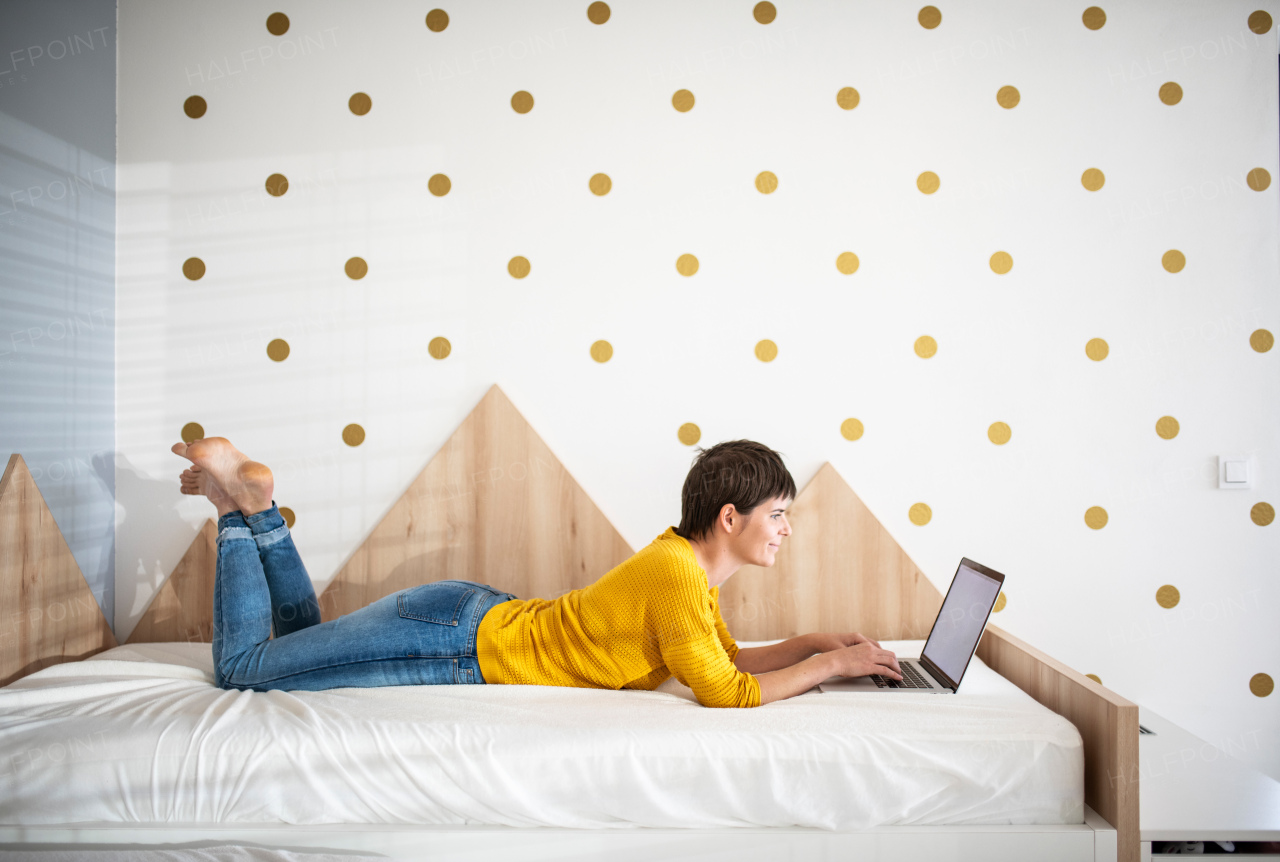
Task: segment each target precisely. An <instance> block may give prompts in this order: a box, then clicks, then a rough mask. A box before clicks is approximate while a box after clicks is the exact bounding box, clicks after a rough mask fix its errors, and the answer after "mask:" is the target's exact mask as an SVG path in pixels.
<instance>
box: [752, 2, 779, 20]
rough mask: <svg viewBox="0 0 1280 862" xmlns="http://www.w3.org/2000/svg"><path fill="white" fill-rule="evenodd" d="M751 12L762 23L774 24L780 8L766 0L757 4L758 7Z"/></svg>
mask: <svg viewBox="0 0 1280 862" xmlns="http://www.w3.org/2000/svg"><path fill="white" fill-rule="evenodd" d="M751 14H752V15H754V16H755V19H756V20H757V21H759V22H760V23H761V24H772V23H773V19H774V18H777V17H778V9H777V7H776V6H774V5H773V4H772V3H770V2H768V0H764V2H762V3H757V4H756V8H755V9H753V10H751Z"/></svg>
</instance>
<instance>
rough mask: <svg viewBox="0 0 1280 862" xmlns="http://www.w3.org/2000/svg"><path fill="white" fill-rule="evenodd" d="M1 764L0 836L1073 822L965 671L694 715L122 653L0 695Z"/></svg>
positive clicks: (693, 704) (1076, 774)
mask: <svg viewBox="0 0 1280 862" xmlns="http://www.w3.org/2000/svg"><path fill="white" fill-rule="evenodd" d="M759 643H772V641H762V642H759ZM921 643H922V642H920V641H896V642H888V641H886V642H883V645H884V646H885V647H886V648H889V649H893V650H894V651H896V652H898V653H899V654H902V655H918V654H919V648H920V644H921ZM754 645H758V643H754V642H742V643H741V644H740V646H744V647H746V646H754ZM0 752H3V761H0V824H7V825H8V824H14V825H17V824H21V825H34V824H53V823H72V822H85V821H91V822H137V823H157V822H169V823H212V822H218V823H290V824H321V823H325V824H329V823H389V824H436V825H467V824H499V825H506V826H517V827H529V826H551V827H571V828H587V829H605V828H629V827H637V826H644V827H668V828H671V827H675V828H704V829H705V828H721V827H735V826H808V827H817V828H823V829H840V830H844V829H863V828H869V827H873V826H880V825H892V824H918V825H941V824H1029V823H1053V824H1061V823H1081V822H1083V811H1084V809H1083V806H1084V755H1083V747H1082V744H1081V740H1080V735H1079V733H1078V732H1077V730H1076V729H1075V727H1074V726H1073V725H1071V723H1070V722H1068V721H1067V720H1066V719H1064V718H1062V717H1061V716H1058V715H1056V714H1055V713H1053V712H1052V711H1050V710H1048V709H1046V708H1045V707H1043V706H1041V705H1040V704H1038V703H1036V702H1035V701H1034V700H1033V699H1032V698H1031V697H1029V696H1028V695H1026V694H1025V693H1024V692H1022V691H1020V690H1019V689H1018V688H1017V687H1016V686H1014V685H1013V684H1012V683H1010V682H1009V681H1008V680H1005V679H1004V678H1003V677H1001V676H999V675H998V674H996V673H995V672H994V671H992V670H991V669H989V668H988V667H986V666H985V665H984V664H982V663H981V662H980V661H979V660H978V659H977V658H976V657H975V658H974V660H973V663H972V664H971V665H970V667H969V670H968V673H967V674H966V676H965V678H964V681H963V683H962V685H961V687H960V691H959V693H958V694H956V695H954V696H945V695H939V696H927V695H911V694H856V693H820V692H816V691H815V692H811V693H807V694H803V695H800V696H798V697H795V698H791V699H788V700H785V701H779V702H777V703H772V704H768V705H766V706H763V707H759V708H756V709H708V708H705V707H702V706H700V705H699V704H698V703H697V701H696V700H695V699H694V697H693V693H692V692H691V691H690V690H689V689H688V688H686V687H684V686H682V685H680V684H679V683H677V682H676V681H674V680H668V681H667V682H666V683H664V684H663V685H662V686H661V687H660V688H659V689H658V690H657V691H653V692H642V691H605V690H595V689H575V688H554V687H544V686H502V685H490V686H483V685H477V686H460V685H459V686H403V687H391V688H377V689H354V688H347V689H333V690H330V691H322V692H284V691H271V692H252V691H224V690H220V689H218V688H216V687H215V686H214V685H213V674H212V656H211V650H210V647H209V645H208V644H187V643H173V644H145V645H134V646H123V647H117V648H115V649H111V650H107V651H106V652H103V653H100V654H98V655H96V656H94V657H92V658H91V659H88V660H86V661H81V662H72V663H67V664H61V665H55V666H53V667H50V668H46V669H45V670H42V671H38V672H36V673H34V674H32V675H30V676H28V677H25V678H24V679H21V680H19V681H18V682H15V683H13V684H11V685H9V686H7V687H5V688H0Z"/></svg>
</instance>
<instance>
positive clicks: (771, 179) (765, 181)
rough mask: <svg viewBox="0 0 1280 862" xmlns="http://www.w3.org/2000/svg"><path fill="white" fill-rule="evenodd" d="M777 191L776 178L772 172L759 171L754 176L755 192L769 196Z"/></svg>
mask: <svg viewBox="0 0 1280 862" xmlns="http://www.w3.org/2000/svg"><path fill="white" fill-rule="evenodd" d="M777 189H778V177H777V175H775V174H774V173H773V172H772V171H761V172H760V173H758V174H756V191H758V192H760V194H762V195H771V194H773V193H774V192H775V191H777Z"/></svg>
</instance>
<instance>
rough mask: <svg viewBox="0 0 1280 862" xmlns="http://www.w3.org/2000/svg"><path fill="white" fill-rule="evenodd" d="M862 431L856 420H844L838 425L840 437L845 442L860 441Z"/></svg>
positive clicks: (859, 423) (860, 424)
mask: <svg viewBox="0 0 1280 862" xmlns="http://www.w3.org/2000/svg"><path fill="white" fill-rule="evenodd" d="M862 431H863V428H862V423H861V422H859V421H858V420H857V419H846V420H844V421H843V422H841V423H840V436H841V437H843V438H844V439H846V440H861V439H862Z"/></svg>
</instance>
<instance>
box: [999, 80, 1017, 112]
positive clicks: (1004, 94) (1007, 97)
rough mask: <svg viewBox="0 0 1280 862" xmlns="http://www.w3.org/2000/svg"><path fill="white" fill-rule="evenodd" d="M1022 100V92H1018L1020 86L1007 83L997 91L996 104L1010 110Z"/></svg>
mask: <svg viewBox="0 0 1280 862" xmlns="http://www.w3.org/2000/svg"><path fill="white" fill-rule="evenodd" d="M1020 101H1022V94H1021V93H1019V92H1018V88H1017V87H1014V86H1010V85H1008V84H1006V85H1005V86H1003V87H1001V88H1000V89H999V90H997V91H996V104H997V105H999V106H1000V107H1002V108H1004V109H1005V110H1008V109H1010V108H1016V107H1018V102H1020Z"/></svg>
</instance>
